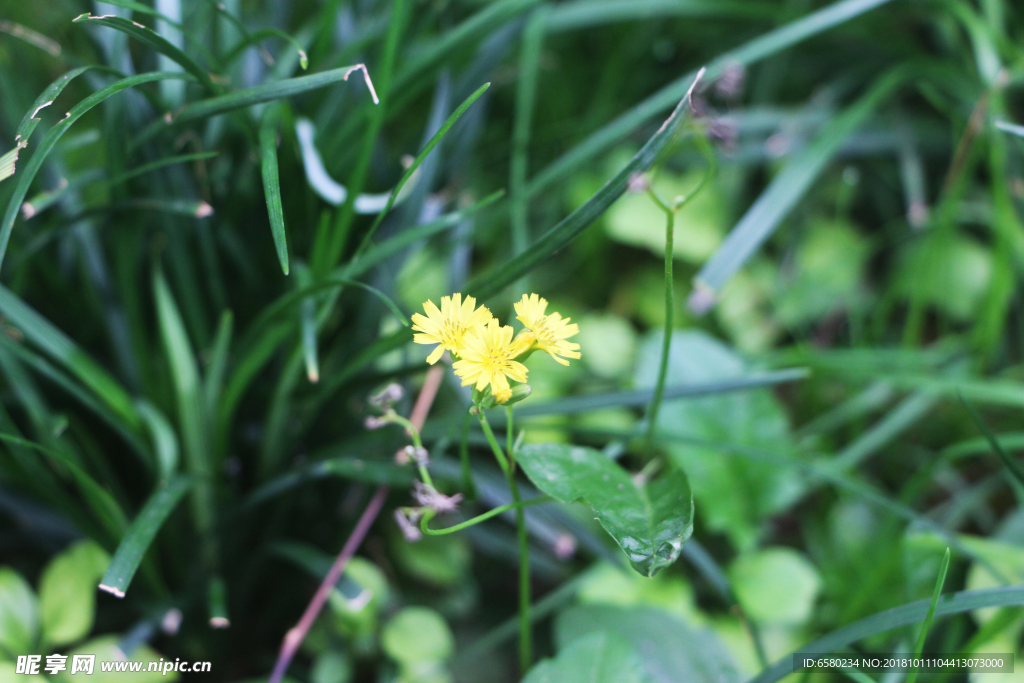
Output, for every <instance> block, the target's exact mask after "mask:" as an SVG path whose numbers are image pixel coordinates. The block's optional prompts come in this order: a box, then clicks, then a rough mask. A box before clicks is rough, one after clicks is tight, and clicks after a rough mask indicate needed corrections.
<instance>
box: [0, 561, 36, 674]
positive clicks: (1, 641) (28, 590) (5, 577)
mask: <svg viewBox="0 0 1024 683" xmlns="http://www.w3.org/2000/svg"><path fill="white" fill-rule="evenodd" d="M38 635H39V601H38V600H37V599H36V594H35V593H33V592H32V587H31V586H29V585H28V582H27V581H25V579H23V578H22V577H21V574H19V573H18V572H16V571H14V570H13V569H11V568H10V567H0V658H3V659H14V658H15V657H16V656H17V655H27V654H33V653H34V650H33V647H34V646H35V644H36V638H37V637H38Z"/></svg>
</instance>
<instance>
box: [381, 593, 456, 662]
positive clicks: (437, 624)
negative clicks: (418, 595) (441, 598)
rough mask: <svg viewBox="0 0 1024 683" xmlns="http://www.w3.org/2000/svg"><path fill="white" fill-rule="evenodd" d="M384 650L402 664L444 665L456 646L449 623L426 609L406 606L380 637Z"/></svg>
mask: <svg viewBox="0 0 1024 683" xmlns="http://www.w3.org/2000/svg"><path fill="white" fill-rule="evenodd" d="M380 643H381V647H382V648H384V652H386V653H387V654H388V656H389V657H391V659H393V660H395V661H396V662H399V663H400V664H402V665H410V664H417V663H419V662H443V661H444V660H446V659H448V658H449V657H450V656H451V654H452V650H453V649H454V647H455V638H454V637H453V636H452V632H451V629H449V628H448V623H447V622H446V621H445V620H444V617H442V616H441V615H440V614H438V613H437V612H435V611H434V610H432V609H428V608H426V607H406V608H405V609H403V610H402V611H400V612H399V613H398V614H396V615H395V616H394V617H392V618H391V619H390V620H389V621H388V623H386V624H385V625H384V630H383V631H382V632H381V636H380Z"/></svg>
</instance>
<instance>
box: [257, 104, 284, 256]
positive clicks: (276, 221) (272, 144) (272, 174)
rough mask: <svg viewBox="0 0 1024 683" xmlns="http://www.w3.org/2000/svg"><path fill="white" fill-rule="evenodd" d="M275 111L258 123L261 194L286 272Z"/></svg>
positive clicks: (265, 115) (268, 113)
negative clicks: (261, 173)
mask: <svg viewBox="0 0 1024 683" xmlns="http://www.w3.org/2000/svg"><path fill="white" fill-rule="evenodd" d="M277 119H278V115H277V111H276V110H273V109H271V110H268V111H267V112H266V113H265V114H264V116H263V122H262V123H261V124H260V154H261V161H262V163H261V166H260V167H261V169H262V171H263V194H264V197H265V199H266V201H267V214H268V215H269V216H270V234H271V235H272V236H273V238H274V248H275V249H276V250H277V260H278V261H279V262H280V263H281V270H282V271H283V272H284V274H285V275H287V274H288V237H287V235H286V234H285V229H284V207H282V206H281V181H280V179H279V178H278V169H277Z"/></svg>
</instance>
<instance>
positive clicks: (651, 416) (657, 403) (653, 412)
mask: <svg viewBox="0 0 1024 683" xmlns="http://www.w3.org/2000/svg"><path fill="white" fill-rule="evenodd" d="M647 194H649V195H650V197H651V199H653V200H654V203H655V204H657V205H658V208H659V209H661V210H662V211H663V212H664V213H665V331H664V334H663V337H662V340H661V363H660V364H659V365H658V382H657V384H655V386H654V397H653V398H652V399H651V407H650V410H649V411H648V414H647V437H646V442H647V452H648V453H652V452H653V451H654V431H655V429H656V427H657V424H658V411H660V410H661V399H662V396H663V395H664V394H665V375H667V374H668V355H669V351H670V350H671V348H672V326H673V320H672V317H673V314H674V313H675V308H676V304H675V292H674V288H673V277H672V261H673V258H672V251H673V233H674V231H675V214H674V213H673V211H672V209H671V208H669V207H668V205H666V204H665V202H663V201H661V198H660V197H658V195H657V193H656V192H654V190H648V191H647Z"/></svg>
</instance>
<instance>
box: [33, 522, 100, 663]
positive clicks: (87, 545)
mask: <svg viewBox="0 0 1024 683" xmlns="http://www.w3.org/2000/svg"><path fill="white" fill-rule="evenodd" d="M108 564H110V555H108V554H107V552H106V551H105V550H103V548H101V547H100V546H99V545H97V544H96V543H95V542H94V541H81V542H79V543H75V544H74V545H72V546H71V547H70V548H69V549H67V550H65V551H64V552H63V553H61V554H60V555H58V556H57V557H55V558H54V559H53V561H51V562H50V564H49V565H48V566H47V567H46V569H44V570H43V575H42V577H41V578H40V579H39V604H40V610H41V615H42V622H43V637H42V640H43V642H44V643H45V644H46V645H47V646H54V647H60V646H62V645H67V644H68V643H73V642H75V641H76V640H80V639H81V638H84V637H85V636H87V635H89V631H90V630H91V629H92V624H93V619H94V617H95V616H96V582H97V581H98V580H99V578H100V577H101V576H103V572H104V571H106V569H107V565H108ZM44 649H45V648H44Z"/></svg>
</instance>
